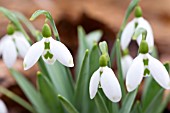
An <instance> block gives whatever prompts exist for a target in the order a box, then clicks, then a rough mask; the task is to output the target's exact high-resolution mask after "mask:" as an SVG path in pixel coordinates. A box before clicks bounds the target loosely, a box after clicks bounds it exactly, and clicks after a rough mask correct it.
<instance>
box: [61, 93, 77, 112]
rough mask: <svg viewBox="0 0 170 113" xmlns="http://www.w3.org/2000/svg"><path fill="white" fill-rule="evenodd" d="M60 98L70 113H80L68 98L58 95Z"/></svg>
mask: <svg viewBox="0 0 170 113" xmlns="http://www.w3.org/2000/svg"><path fill="white" fill-rule="evenodd" d="M58 98H59V100H60V102H61V103H62V105H63V106H64V108H65V109H66V110H67V111H68V113H79V112H78V111H77V109H76V108H75V107H74V106H73V105H72V104H71V103H70V102H69V101H68V100H67V99H66V98H64V97H63V96H61V95H58Z"/></svg>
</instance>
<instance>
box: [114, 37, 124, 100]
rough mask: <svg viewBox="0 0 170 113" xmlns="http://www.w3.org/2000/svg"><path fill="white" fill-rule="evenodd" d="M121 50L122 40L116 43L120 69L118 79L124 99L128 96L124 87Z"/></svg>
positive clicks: (118, 67)
mask: <svg viewBox="0 0 170 113" xmlns="http://www.w3.org/2000/svg"><path fill="white" fill-rule="evenodd" d="M121 57H122V55H121V50H120V40H119V39H117V41H116V61H117V69H118V79H119V82H120V86H121V89H122V97H123V98H124V96H125V94H126V90H125V85H124V79H123V73H122V65H121Z"/></svg>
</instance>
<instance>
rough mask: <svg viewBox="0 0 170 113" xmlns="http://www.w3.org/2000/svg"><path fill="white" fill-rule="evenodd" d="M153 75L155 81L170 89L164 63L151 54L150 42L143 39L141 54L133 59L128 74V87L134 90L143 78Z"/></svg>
mask: <svg viewBox="0 0 170 113" xmlns="http://www.w3.org/2000/svg"><path fill="white" fill-rule="evenodd" d="M149 75H152V77H153V78H154V79H155V81H156V82H157V83H158V84H159V85H160V86H162V87H163V88H165V89H170V77H169V74H168V72H167V70H166V68H165V67H164V65H163V64H162V63H161V62H160V61H159V60H157V59H155V58H154V57H152V56H151V55H150V54H149V47H148V43H147V42H146V40H145V39H143V40H142V41H141V44H140V47H139V55H138V56H137V57H136V58H135V59H134V60H133V63H132V65H131V67H130V68H129V70H128V72H127V76H126V87H127V90H128V91H129V92H131V91H133V90H134V89H136V88H137V87H138V85H139V84H140V83H141V81H142V78H143V77H145V76H149Z"/></svg>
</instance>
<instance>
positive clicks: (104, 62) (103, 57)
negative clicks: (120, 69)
mask: <svg viewBox="0 0 170 113" xmlns="http://www.w3.org/2000/svg"><path fill="white" fill-rule="evenodd" d="M107 61H108V60H107V57H106V55H101V56H100V59H99V64H100V67H105V66H107Z"/></svg>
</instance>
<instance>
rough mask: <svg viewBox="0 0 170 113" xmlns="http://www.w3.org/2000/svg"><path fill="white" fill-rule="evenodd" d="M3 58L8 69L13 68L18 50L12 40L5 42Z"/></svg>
mask: <svg viewBox="0 0 170 113" xmlns="http://www.w3.org/2000/svg"><path fill="white" fill-rule="evenodd" d="M3 43H4V44H3V51H2V58H3V61H4V62H5V64H6V66H7V67H8V68H11V67H12V66H13V65H14V63H15V61H16V59H17V50H16V47H15V44H14V42H13V41H12V40H11V39H8V40H6V41H5V42H3Z"/></svg>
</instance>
